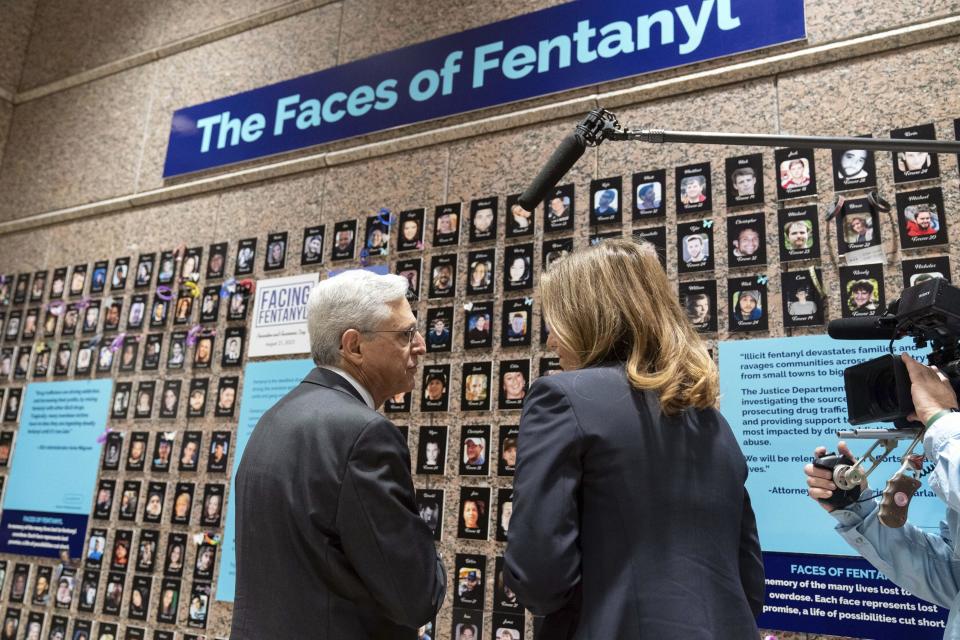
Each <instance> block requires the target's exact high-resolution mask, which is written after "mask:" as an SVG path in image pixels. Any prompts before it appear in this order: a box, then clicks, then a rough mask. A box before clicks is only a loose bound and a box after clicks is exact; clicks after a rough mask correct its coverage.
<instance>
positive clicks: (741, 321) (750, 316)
mask: <svg viewBox="0 0 960 640" xmlns="http://www.w3.org/2000/svg"><path fill="white" fill-rule="evenodd" d="M766 282H767V280H766V277H765V276H754V277H749V278H730V279H729V280H728V281H727V292H728V298H729V301H730V325H729V328H730V331H731V332H740V331H766V330H767V326H768V315H769V306H768V305H767V284H766Z"/></svg>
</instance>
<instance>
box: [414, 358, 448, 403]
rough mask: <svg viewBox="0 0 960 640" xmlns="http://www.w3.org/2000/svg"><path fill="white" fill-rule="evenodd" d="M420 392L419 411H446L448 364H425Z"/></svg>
mask: <svg viewBox="0 0 960 640" xmlns="http://www.w3.org/2000/svg"><path fill="white" fill-rule="evenodd" d="M421 392H422V396H421V401H420V410H421V411H425V412H426V411H446V410H447V405H448V402H449V393H450V365H449V364H440V365H436V364H435V365H427V366H425V367H424V368H423V386H422V388H421Z"/></svg>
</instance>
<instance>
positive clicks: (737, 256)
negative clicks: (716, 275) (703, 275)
mask: <svg viewBox="0 0 960 640" xmlns="http://www.w3.org/2000/svg"><path fill="white" fill-rule="evenodd" d="M727 260H728V264H729V266H730V267H731V268H733V267H744V266H752V265H758V264H767V226H766V219H765V218H764V215H763V212H762V211H761V212H760V213H748V214H745V215H741V216H732V217H730V218H727Z"/></svg>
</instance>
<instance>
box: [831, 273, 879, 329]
mask: <svg viewBox="0 0 960 640" xmlns="http://www.w3.org/2000/svg"><path fill="white" fill-rule="evenodd" d="M840 303H841V304H840V310H841V312H842V315H843V317H844V318H862V317H865V316H877V315H880V314H882V313H883V311H884V309H885V308H886V300H885V296H884V280H883V266H882V265H879V264H866V265H856V266H842V267H840Z"/></svg>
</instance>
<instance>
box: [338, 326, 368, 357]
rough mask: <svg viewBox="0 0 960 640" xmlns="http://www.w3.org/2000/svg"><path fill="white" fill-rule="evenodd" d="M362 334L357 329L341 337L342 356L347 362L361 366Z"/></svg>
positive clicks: (345, 332) (348, 330) (347, 331)
mask: <svg viewBox="0 0 960 640" xmlns="http://www.w3.org/2000/svg"><path fill="white" fill-rule="evenodd" d="M360 338H361V335H360V332H359V331H357V330H356V329H347V330H346V331H344V332H343V335H342V336H340V356H341V357H342V358H343V359H344V361H345V362H349V363H351V364H353V365H356V366H359V365H360V362H361V361H362V360H363V354H362V353H361V352H360Z"/></svg>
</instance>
